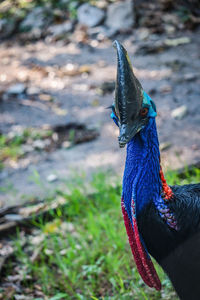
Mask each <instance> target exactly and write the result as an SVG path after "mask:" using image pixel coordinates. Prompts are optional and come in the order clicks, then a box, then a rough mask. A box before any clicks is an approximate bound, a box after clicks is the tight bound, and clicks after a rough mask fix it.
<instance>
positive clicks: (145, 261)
mask: <svg viewBox="0 0 200 300" xmlns="http://www.w3.org/2000/svg"><path fill="white" fill-rule="evenodd" d="M121 207H122V213H123V217H124V224H125V227H126V232H127V235H128V239H129V244H130V247H131V251H132V254H133V257H134V260H135V263H136V266H137V269H138V272H139V273H140V275H141V277H142V279H143V281H144V282H145V283H146V284H147V285H148V286H149V287H154V288H155V289H156V290H160V289H161V282H160V279H159V277H158V275H157V272H156V270H155V268H154V265H153V263H152V261H151V258H150V257H148V256H147V253H146V251H145V249H144V246H143V245H142V243H141V240H140V234H139V230H138V226H137V220H136V218H135V217H133V226H134V230H133V228H132V225H131V222H130V220H129V217H128V213H127V211H126V209H125V205H124V200H123V198H122V199H121ZM132 208H133V209H134V201H132Z"/></svg>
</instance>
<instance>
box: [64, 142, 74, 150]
mask: <svg viewBox="0 0 200 300" xmlns="http://www.w3.org/2000/svg"><path fill="white" fill-rule="evenodd" d="M71 146H72V143H71V142H70V141H64V142H63V143H62V148H65V149H68V148H70V147H71Z"/></svg>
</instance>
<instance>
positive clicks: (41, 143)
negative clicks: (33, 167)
mask: <svg viewBox="0 0 200 300" xmlns="http://www.w3.org/2000/svg"><path fill="white" fill-rule="evenodd" d="M45 146H46V145H45V142H44V141H43V140H36V141H34V142H33V147H34V148H35V149H38V150H42V149H44V148H45Z"/></svg>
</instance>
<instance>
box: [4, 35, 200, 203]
mask: <svg viewBox="0 0 200 300" xmlns="http://www.w3.org/2000/svg"><path fill="white" fill-rule="evenodd" d="M180 37H184V38H186V42H183V43H180V45H178V46H172V45H168V46H167V47H165V46H164V45H165V44H166V43H167V42H166V39H167V37H166V36H162V37H157V36H155V35H152V36H151V37H150V39H149V40H148V42H145V43H144V42H143V41H142V40H141V39H140V38H137V35H136V38H135V37H133V36H129V37H128V38H126V37H121V38H120V37H119V40H121V41H123V43H124V45H125V47H126V48H127V49H128V51H129V54H130V57H131V60H132V62H133V64H134V67H135V73H136V75H137V76H138V78H139V79H140V80H141V82H142V84H143V87H144V89H145V90H146V91H147V92H148V93H149V94H150V96H151V97H152V98H153V99H154V101H155V103H156V105H157V109H158V112H159V113H158V118H157V124H158V131H159V137H160V142H161V146H162V149H163V151H162V161H163V165H164V167H165V169H169V168H170V169H176V168H179V167H182V166H184V165H188V164H192V163H196V162H198V161H199V160H200V151H199V150H200V141H199V136H200V130H199V122H200V121H199V114H200V106H199V96H200V90H199V83H200V77H199V76H200V68H199V67H200V61H199V42H200V36H199V32H198V31H197V32H193V33H191V32H187V33H184V35H183V33H182V35H180ZM161 40H162V41H163V44H162V45H163V46H159V45H158V42H160V41H161ZM156 47H157V48H156ZM152 49H153V50H152ZM152 52H155V53H152ZM0 57H1V60H0V69H1V74H0V91H2V92H1V98H0V132H1V133H4V134H7V133H9V132H10V131H13V128H14V127H16V126H22V127H23V128H26V127H39V128H40V127H42V126H44V125H45V124H49V125H51V126H54V125H65V124H69V123H83V124H85V125H86V126H87V127H88V128H95V129H96V130H98V132H99V134H100V135H99V137H97V138H96V139H94V140H93V141H90V142H87V143H82V144H79V145H75V146H73V147H71V148H69V149H66V148H64V147H61V148H57V149H56V150H54V151H51V152H45V151H42V150H41V151H33V152H30V153H28V154H27V155H25V156H24V157H22V158H21V159H19V160H18V161H14V162H12V161H11V162H10V163H9V164H7V165H6V166H5V167H4V169H3V170H2V171H1V174H0V186H1V193H0V207H4V206H9V205H12V204H19V203H23V202H26V201H27V200H28V199H30V198H33V197H37V196H40V197H43V196H44V197H45V196H47V195H49V194H50V193H53V192H54V191H55V189H57V188H58V187H59V186H62V185H63V184H64V185H66V181H67V180H68V179H69V178H71V177H72V175H73V176H74V174H81V173H82V171H84V172H85V173H86V174H87V175H90V174H91V173H93V172H95V171H97V170H98V168H103V169H108V168H111V169H113V170H114V172H115V173H116V174H119V175H121V174H122V171H123V164H124V159H125V150H121V149H119V147H118V143H117V134H118V131H117V128H116V127H115V126H114V125H113V124H112V122H111V120H110V118H109V113H110V112H109V110H106V109H105V108H106V107H107V106H109V105H111V103H112V101H113V94H112V92H109V91H106V90H105V93H104V87H102V84H103V83H105V82H113V81H114V80H115V75H116V74H115V73H116V55H115V52H114V50H113V48H112V44H111V42H109V41H108V42H106V43H104V44H99V45H98V47H91V46H87V45H85V46H82V47H80V46H78V45H77V44H76V43H73V42H71V43H70V44H68V45H64V44H63V43H62V42H58V43H54V44H48V43H46V42H44V41H38V42H36V43H30V44H27V45H19V44H18V43H16V42H15V41H12V42H9V43H7V42H4V43H2V44H1V45H0ZM70 64H71V65H70ZM74 65H77V67H76V68H79V69H78V71H77V74H76V75H75V74H72V73H73V72H71V71H70V70H72V71H73V68H74ZM81 68H82V69H81ZM70 72H71V73H70ZM75 73H76V72H75ZM72 75H73V76H72ZM19 82H21V83H23V84H24V86H25V88H27V90H26V92H25V93H24V94H23V96H21V95H19V96H18V97H13V96H12V97H11V96H10V95H9V94H8V93H7V92H6V91H7V89H8V88H9V86H12V85H13V84H14V83H19ZM102 89H103V92H102ZM109 89H110V90H112V84H111V88H109ZM33 94H34V95H35V96H34V97H33ZM42 95H43V96H42ZM44 95H48V96H44ZM45 97H46V98H45ZM181 106H185V107H184V109H185V113H184V115H183V116H182V117H180V115H179V116H178V117H180V118H181V119H180V120H179V119H175V118H174V117H173V116H172V114H171V112H172V111H173V110H174V109H176V108H178V107H181ZM49 175H55V176H54V179H55V180H52V182H50V181H51V180H49ZM36 182H37V183H38V184H37V183H36Z"/></svg>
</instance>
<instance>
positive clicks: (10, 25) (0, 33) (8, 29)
mask: <svg viewBox="0 0 200 300" xmlns="http://www.w3.org/2000/svg"><path fill="white" fill-rule="evenodd" d="M15 26H16V23H15V21H14V20H10V19H9V20H7V19H1V20H0V38H1V39H4V38H7V37H9V36H10V35H11V34H12V33H13V32H14V30H15Z"/></svg>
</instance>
